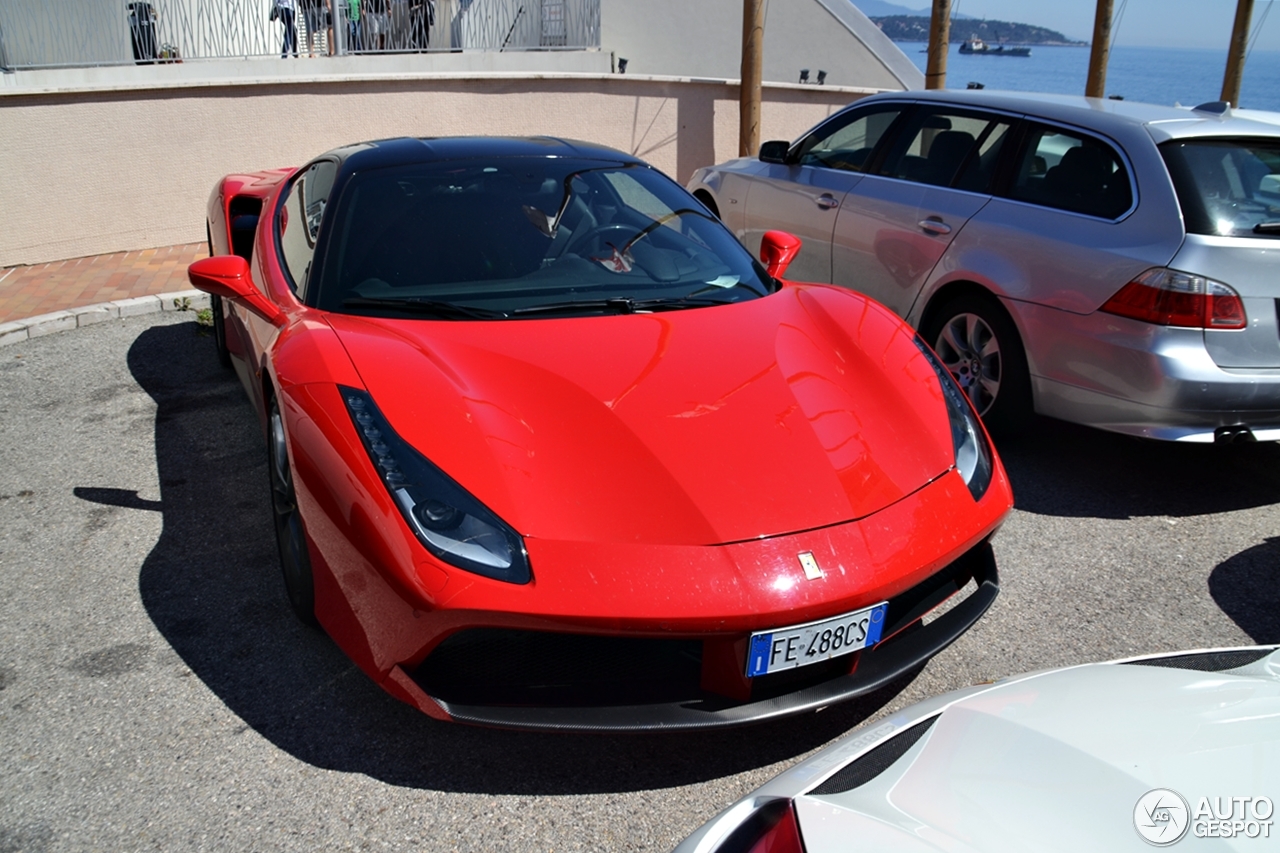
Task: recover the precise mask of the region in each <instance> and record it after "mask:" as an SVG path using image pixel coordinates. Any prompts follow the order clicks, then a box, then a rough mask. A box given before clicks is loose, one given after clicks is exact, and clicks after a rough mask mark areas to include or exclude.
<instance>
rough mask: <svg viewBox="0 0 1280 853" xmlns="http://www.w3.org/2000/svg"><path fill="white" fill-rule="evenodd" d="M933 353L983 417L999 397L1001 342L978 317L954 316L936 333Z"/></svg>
mask: <svg viewBox="0 0 1280 853" xmlns="http://www.w3.org/2000/svg"><path fill="white" fill-rule="evenodd" d="M934 350H935V351H936V352H937V353H938V358H940V359H942V363H943V364H944V365H945V366H946V368H947V370H948V371H949V372H950V373H951V375H952V376H953V377H954V378H955V380H956V383H957V384H958V385H959V386H960V387H961V388H962V389H963V390H964V393H965V394H967V395H968V396H969V400H970V401H971V402H972V403H973V407H974V408H975V409H977V410H978V415H979V416H980V417H985V416H986V414H987V412H989V411H990V410H991V407H992V405H994V404H995V401H996V398H997V397H998V396H999V394H1000V379H1001V377H1002V376H1003V374H1004V370H1003V367H1004V365H1003V362H1002V359H1001V355H1000V340H999V338H997V337H996V335H995V332H993V331H992V330H991V327H990V326H989V325H987V321H986V320H984V319H983V318H982V317H980V316H978V315H977V314H967V313H966V314H956V315H955V316H954V317H952V318H951V319H950V320H948V321H947V322H946V323H945V324H944V325H943V327H942V331H941V332H939V333H938V340H937V341H936V342H935V343H934Z"/></svg>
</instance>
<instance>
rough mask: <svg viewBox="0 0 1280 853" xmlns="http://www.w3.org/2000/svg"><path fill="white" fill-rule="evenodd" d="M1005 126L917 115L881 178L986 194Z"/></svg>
mask: <svg viewBox="0 0 1280 853" xmlns="http://www.w3.org/2000/svg"><path fill="white" fill-rule="evenodd" d="M1009 127H1010V122H1009V121H1007V120H1004V119H1002V118H997V117H993V116H983V115H974V114H970V113H957V112H949V111H946V112H944V111H938V112H928V113H922V114H921V115H920V116H918V117H917V118H916V119H915V120H914V121H913V122H912V123H911V125H909V126H908V127H907V128H906V130H905V132H904V133H903V135H902V140H901V141H900V142H899V144H898V145H897V146H896V147H895V149H894V151H893V152H892V153H891V154H890V155H889V157H888V158H887V159H886V160H885V164H884V167H883V168H882V169H881V170H880V173H881V174H882V175H886V176H888V177H891V178H901V179H903V180H906V181H915V182H917V183H922V184H933V185H934V186H939V187H949V186H956V187H958V188H960V189H965V190H970V191H972V192H989V191H990V186H991V180H992V177H993V176H994V175H995V170H996V162H997V161H998V159H999V157H1000V150H1001V149H1002V148H1003V147H1004V140H1005V138H1006V137H1007V136H1008V135H1009Z"/></svg>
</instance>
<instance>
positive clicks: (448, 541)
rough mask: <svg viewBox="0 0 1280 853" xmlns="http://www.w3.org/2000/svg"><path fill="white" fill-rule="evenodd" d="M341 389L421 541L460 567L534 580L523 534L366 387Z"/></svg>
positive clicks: (358, 430) (390, 489) (511, 579)
mask: <svg viewBox="0 0 1280 853" xmlns="http://www.w3.org/2000/svg"><path fill="white" fill-rule="evenodd" d="M338 390H339V391H340V392H341V393H342V400H343V402H344V403H346V405H347V412H348V413H349V414H350V415H351V421H352V423H354V424H355V428H356V433H357V434H358V435H359V436H360V441H361V442H362V443H363V444H364V449H365V451H366V452H367V453H368V454H369V459H370V460H372V462H373V465H374V468H376V469H377V471H378V474H379V475H380V476H381V478H382V483H383V485H385V486H386V487H387V491H388V492H390V493H391V497H392V499H393V500H394V501H395V502H396V506H398V507H399V508H400V513H401V515H403V516H404V520H405V522H406V523H407V524H408V525H409V529H410V530H412V531H413V532H414V535H416V536H417V537H418V541H420V542H421V543H422V544H423V546H425V547H426V549H427V550H428V551H430V552H431V553H432V554H434V555H435V556H436V557H438V558H439V559H441V560H444V561H445V562H446V563H449V564H450V565H453V566H457V567H458V568H460V569H466V570H467V571H469V572H475V573H476V574H478V575H484V576H485V577H489V578H495V579H497V580H500V581H507V582H508V583H528V582H529V580H530V579H531V578H532V573H531V572H530V570H529V557H528V554H526V553H525V549H524V540H522V539H521V538H520V534H518V533H516V532H515V530H513V529H512V528H511V525H509V524H507V523H506V522H505V521H503V520H502V519H500V518H498V516H497V515H496V514H494V513H493V511H491V510H490V509H489V508H488V507H486V506H485V505H484V504H482V503H480V501H478V500H477V499H476V498H475V497H473V496H472V495H471V493H470V492H468V491H467V490H466V489H464V488H462V486H460V485H458V484H457V483H456V482H455V481H454V480H453V478H452V477H450V476H449V475H448V474H446V473H445V472H443V471H441V470H440V469H439V468H437V467H436V466H435V465H434V464H432V463H431V461H430V460H428V459H427V458H426V457H425V456H423V455H422V454H421V453H419V452H418V451H416V450H414V449H413V447H411V446H410V445H409V443H408V442H406V441H405V440H404V439H402V438H401V437H400V436H399V435H397V434H396V431H395V430H393V429H392V428H391V425H390V424H389V423H388V422H387V419H386V418H385V417H383V415H382V412H380V411H378V407H377V406H375V405H374V403H373V398H372V397H370V396H369V395H368V394H367V393H366V392H364V391H358V390H356V389H354V388H344V387H341V386H340V387H339V388H338Z"/></svg>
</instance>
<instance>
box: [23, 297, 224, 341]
mask: <svg viewBox="0 0 1280 853" xmlns="http://www.w3.org/2000/svg"><path fill="white" fill-rule="evenodd" d="M208 307H209V294H207V293H202V292H200V291H199V290H176V291H174V292H172V293H160V294H156V295H153V296H137V297H134V298H132V299H117V300H115V301H114V302H99V303H97V304H96V305H85V306H84V307H83V308H72V309H70V310H67V311H54V312H53V313H51V314H37V315H36V316H35V317H28V318H27V319H25V320H13V321H10V322H8V323H0V347H3V346H8V345H10V344H18V343H22V342H23V341H27V340H30V339H32V338H39V337H43V336H44V335H51V334H53V333H55V332H66V331H70V330H71V329H78V328H80V327H81V326H92V325H93V324H95V323H102V322H105V321H107V320H115V319H119V318H120V317H135V316H137V315H139V314H155V313H158V312H160V311H199V310H200V309H202V308H208Z"/></svg>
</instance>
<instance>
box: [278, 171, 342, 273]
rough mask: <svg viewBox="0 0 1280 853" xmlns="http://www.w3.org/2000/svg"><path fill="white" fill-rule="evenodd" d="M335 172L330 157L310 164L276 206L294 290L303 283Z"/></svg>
mask: <svg viewBox="0 0 1280 853" xmlns="http://www.w3.org/2000/svg"><path fill="white" fill-rule="evenodd" d="M337 174H338V166H337V164H336V163H334V162H333V161H331V160H321V161H320V162H318V163H313V164H312V165H310V166H308V167H307V168H306V169H304V170H303V172H302V174H301V175H299V176H298V177H297V178H295V179H294V181H293V183H292V184H291V185H290V186H289V188H288V190H286V193H287V194H286V196H285V199H284V203H283V204H281V206H280V220H279V233H280V250H281V255H282V256H283V259H284V265H285V268H286V269H287V270H288V272H289V278H290V279H291V280H292V284H293V289H294V290H295V291H296V290H299V289H301V288H304V287H305V286H306V282H307V275H308V273H309V272H310V270H311V258H312V256H313V255H314V254H315V251H316V240H317V238H319V236H320V223H321V222H322V221H323V219H324V208H325V205H326V204H327V203H328V201H329V192H330V190H332V189H333V180H334V178H335V177H337Z"/></svg>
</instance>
